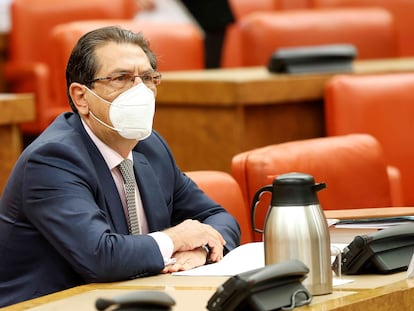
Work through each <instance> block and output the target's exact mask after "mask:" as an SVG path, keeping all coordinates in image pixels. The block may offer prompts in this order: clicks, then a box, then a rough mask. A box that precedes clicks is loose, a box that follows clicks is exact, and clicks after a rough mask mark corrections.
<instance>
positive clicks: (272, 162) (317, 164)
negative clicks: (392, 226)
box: [231, 134, 401, 240]
mask: <svg viewBox="0 0 414 311" xmlns="http://www.w3.org/2000/svg"><path fill="white" fill-rule="evenodd" d="M231 172H232V175H233V177H234V178H235V179H236V181H237V182H238V183H239V185H240V188H241V190H242V193H243V196H244V198H245V201H246V204H248V206H250V204H251V203H252V199H253V196H254V194H255V193H256V192H257V191H258V190H259V189H260V188H261V187H263V186H265V185H269V184H271V183H272V181H273V180H274V178H275V177H276V176H278V175H280V174H284V173H288V172H302V173H307V174H310V175H312V176H313V177H314V178H315V182H326V184H327V188H326V189H324V190H322V191H320V192H319V193H318V197H319V200H320V203H321V205H322V208H323V209H324V210H335V209H353V208H370V207H389V206H394V205H399V203H400V202H401V201H400V200H399V199H398V198H392V194H391V187H395V188H394V189H397V190H398V189H399V187H400V185H399V179H398V170H395V171H394V175H393V179H392V180H393V181H392V182H393V183H394V184H393V186H391V180H390V178H389V176H388V172H387V164H386V161H385V156H384V154H383V150H382V147H381V146H380V144H379V143H378V141H377V140H376V139H375V138H373V137H372V136H370V135H366V134H354V135H345V136H335V137H322V138H314V139H307V140H300V141H292V142H287V143H282V144H276V145H270V146H266V147H262V148H257V149H253V150H249V151H246V152H243V153H240V154H238V155H236V156H235V157H234V158H233V159H232V168H231ZM397 193H398V191H397ZM269 200H270V196H268V197H267V198H264V199H263V200H262V201H263V204H261V205H259V207H258V208H257V215H256V221H255V222H254V223H255V224H256V226H257V227H258V228H263V224H264V219H265V214H266V212H267V207H268V206H269ZM255 239H256V240H260V239H261V236H260V235H256V237H255Z"/></svg>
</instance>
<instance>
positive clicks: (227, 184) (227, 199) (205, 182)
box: [186, 171, 253, 244]
mask: <svg viewBox="0 0 414 311" xmlns="http://www.w3.org/2000/svg"><path fill="white" fill-rule="evenodd" d="M186 175H187V176H188V177H190V178H191V179H192V180H193V181H194V182H195V183H196V184H197V185H198V186H199V187H200V188H201V189H202V190H203V191H204V192H205V193H206V194H207V195H208V196H209V197H210V198H212V199H213V200H214V201H216V202H217V203H218V204H220V205H221V206H223V207H224V208H225V209H226V210H227V211H228V212H229V213H230V214H232V215H233V216H234V217H235V218H236V219H237V221H238V222H239V225H240V230H241V243H242V244H244V243H249V242H252V240H253V231H252V226H251V224H250V217H249V212H248V209H247V207H246V206H245V204H244V200H243V196H242V193H241V190H240V187H239V184H238V183H237V182H236V181H235V180H234V178H233V177H232V176H231V175H230V174H228V173H225V172H220V171H191V172H186Z"/></svg>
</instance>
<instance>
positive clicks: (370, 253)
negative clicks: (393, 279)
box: [332, 223, 414, 274]
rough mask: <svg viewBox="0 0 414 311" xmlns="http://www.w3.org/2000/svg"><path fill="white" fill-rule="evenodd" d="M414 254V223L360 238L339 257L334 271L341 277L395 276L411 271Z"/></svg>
mask: <svg viewBox="0 0 414 311" xmlns="http://www.w3.org/2000/svg"><path fill="white" fill-rule="evenodd" d="M413 253H414V224H412V223H408V224H402V225H395V226H392V227H389V228H386V229H383V230H379V231H376V232H373V233H370V234H367V235H362V236H356V237H355V238H354V240H353V241H352V242H351V243H350V244H349V245H348V246H347V247H345V248H344V249H343V251H342V253H341V256H339V255H338V256H337V257H336V258H335V261H334V262H333V264H332V269H333V270H334V271H335V272H336V273H337V274H338V273H339V271H340V272H341V273H343V274H363V273H381V274H386V273H394V272H398V271H404V270H407V268H408V265H409V263H410V260H411V257H412V256H413Z"/></svg>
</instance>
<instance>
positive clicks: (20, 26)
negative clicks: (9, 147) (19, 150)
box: [5, 0, 136, 134]
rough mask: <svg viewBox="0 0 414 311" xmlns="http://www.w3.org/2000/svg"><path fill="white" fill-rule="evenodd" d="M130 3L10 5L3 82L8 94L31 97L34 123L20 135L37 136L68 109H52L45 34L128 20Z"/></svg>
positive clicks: (29, 0)
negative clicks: (68, 25) (74, 25)
mask: <svg viewBox="0 0 414 311" xmlns="http://www.w3.org/2000/svg"><path fill="white" fill-rule="evenodd" d="M135 13H136V9H135V1H134V0H117V1H106V2H102V1H101V0H88V1H85V0H71V1H56V0H14V1H12V4H11V31H10V36H9V57H8V62H7V63H6V66H5V79H6V81H7V83H8V84H9V86H10V91H11V92H16V93H27V92H30V93H34V94H35V96H36V121H35V122H30V123H26V124H24V125H23V126H22V130H23V132H24V133H28V134H38V133H39V132H40V131H42V130H43V129H44V128H45V127H46V126H47V125H48V124H49V123H50V122H51V121H52V120H53V119H54V118H55V116H56V115H57V114H59V113H60V112H63V111H67V110H68V106H65V107H54V105H53V102H54V97H55V94H54V89H53V83H52V81H53V76H52V73H51V72H50V66H51V61H52V59H53V55H54V54H55V53H56V52H55V50H53V49H52V48H51V44H50V37H49V32H50V31H51V29H52V28H53V27H54V26H55V25H57V24H59V23H64V22H69V21H74V20H85V19H94V18H132V17H133V16H134V14H135Z"/></svg>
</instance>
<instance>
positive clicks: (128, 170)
mask: <svg viewBox="0 0 414 311" xmlns="http://www.w3.org/2000/svg"><path fill="white" fill-rule="evenodd" d="M119 170H120V171H121V174H122V177H123V178H124V181H125V183H128V182H133V181H134V180H135V177H134V168H133V165H132V161H131V160H130V159H125V160H123V161H122V162H121V163H119Z"/></svg>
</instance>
